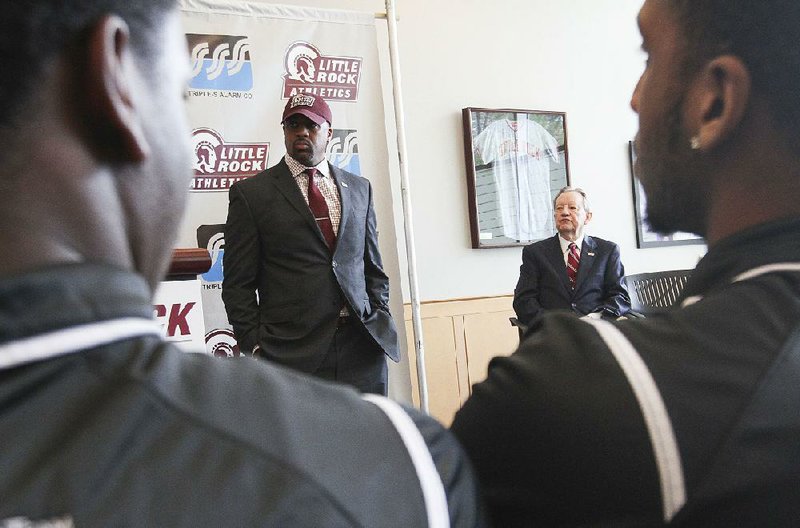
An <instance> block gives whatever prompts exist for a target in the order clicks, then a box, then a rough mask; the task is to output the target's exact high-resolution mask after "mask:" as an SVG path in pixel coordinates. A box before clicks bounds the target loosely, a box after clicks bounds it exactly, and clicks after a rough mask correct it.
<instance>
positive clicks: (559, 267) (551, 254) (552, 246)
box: [546, 235, 570, 291]
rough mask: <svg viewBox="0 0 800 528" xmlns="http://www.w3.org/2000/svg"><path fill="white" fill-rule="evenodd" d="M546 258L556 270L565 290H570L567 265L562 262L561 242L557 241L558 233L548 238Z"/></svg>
mask: <svg viewBox="0 0 800 528" xmlns="http://www.w3.org/2000/svg"><path fill="white" fill-rule="evenodd" d="M546 250H547V259H548V260H549V261H550V264H551V265H552V266H553V269H554V270H556V275H558V278H559V280H560V281H561V284H562V285H563V286H564V288H565V289H566V290H567V291H570V287H569V277H568V276H567V265H566V264H565V263H564V253H562V252H561V242H559V241H558V235H555V236H554V237H552V238H550V239H549V240H548V244H547V248H546Z"/></svg>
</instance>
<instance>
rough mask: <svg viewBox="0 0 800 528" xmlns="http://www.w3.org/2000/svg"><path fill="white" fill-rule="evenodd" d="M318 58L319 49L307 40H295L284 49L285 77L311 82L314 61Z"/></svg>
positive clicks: (314, 74) (313, 75) (313, 73)
mask: <svg viewBox="0 0 800 528" xmlns="http://www.w3.org/2000/svg"><path fill="white" fill-rule="evenodd" d="M317 59H319V51H317V48H315V47H314V46H312V45H311V44H309V43H308V42H295V43H294V44H292V45H291V46H289V49H288V50H287V51H286V58H285V60H284V66H286V78H288V79H292V80H295V81H300V82H304V83H313V82H314V79H315V78H316V73H317V67H316V66H315V65H314V62H315V61H316V60H317Z"/></svg>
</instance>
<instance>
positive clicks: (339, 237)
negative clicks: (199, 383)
mask: <svg viewBox="0 0 800 528" xmlns="http://www.w3.org/2000/svg"><path fill="white" fill-rule="evenodd" d="M331 121H332V118H331V110H330V108H329V107H328V104H327V103H326V102H325V100H324V99H323V98H322V97H319V96H317V95H311V94H297V95H294V96H292V97H291V98H290V99H289V101H288V102H287V103H286V107H285V109H284V112H283V118H282V125H283V133H284V138H285V143H286V156H285V157H284V158H283V159H282V160H281V161H280V162H279V163H278V164H277V165H275V166H274V167H271V168H269V169H267V170H266V171H264V172H262V173H260V174H257V175H256V176H254V177H252V178H249V179H247V180H242V181H240V182H237V183H236V184H234V185H233V186H232V187H231V190H230V203H229V207H228V220H227V224H226V227H225V256H224V268H225V278H224V281H223V285H222V298H223V301H224V302H225V310H226V311H227V314H228V319H229V320H230V323H231V324H232V325H233V331H234V333H235V334H236V339H237V340H238V342H239V347H240V348H241V349H242V350H252V353H253V356H255V357H260V358H264V359H267V360H270V361H274V362H276V363H280V364H283V365H285V366H288V367H291V368H294V369H296V370H299V371H302V372H306V373H309V374H313V375H315V376H317V377H319V378H323V379H328V380H335V381H340V382H344V383H349V384H351V385H353V386H355V387H356V388H358V389H359V390H361V391H363V392H371V393H378V394H384V395H385V394H386V393H387V368H386V360H385V359H384V354H385V355H386V356H389V358H391V359H392V360H393V361H398V360H399V351H398V346H397V331H396V329H395V325H394V322H393V321H392V318H391V315H390V314H389V307H388V301H389V280H388V277H387V276H386V274H385V273H384V271H383V265H382V263H381V257H380V253H379V251H378V232H377V226H376V220H375V210H374V207H373V201H372V187H371V185H370V183H369V181H368V180H366V179H365V178H361V177H359V176H356V175H354V174H351V173H349V172H346V171H343V170H340V169H338V168H336V167H333V166H332V165H330V164H329V163H328V162H327V160H326V158H325V149H326V147H327V145H328V142H329V141H330V139H331V134H332V131H331ZM256 292H258V295H256Z"/></svg>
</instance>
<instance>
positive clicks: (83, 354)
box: [0, 0, 480, 527]
mask: <svg viewBox="0 0 800 528" xmlns="http://www.w3.org/2000/svg"><path fill="white" fill-rule="evenodd" d="M0 54H2V56H3V57H4V66H5V67H6V68H7V69H8V71H9V72H14V74H13V75H6V76H4V77H3V79H2V80H0V94H2V98H0V104H1V105H2V106H0V134H2V144H3V149H2V151H0V201H1V202H2V203H1V204H0V222H2V225H3V229H2V230H0V243H1V244H2V247H3V248H4V251H3V254H2V256H0V430H2V431H3V447H2V449H0V526H4V527H5V526H9V527H10V526H37V527H39V526H41V527H44V526H59V527H68V526H69V527H71V526H280V527H284V526H289V527H291V526H309V527H310V526H402V527H405V526H425V525H428V526H446V525H448V523H450V524H452V525H456V526H475V525H479V524H480V523H479V514H478V512H477V510H476V505H475V501H474V496H473V493H474V488H473V482H472V479H471V475H470V472H469V468H468V466H467V465H466V463H465V461H464V459H463V457H462V455H461V452H460V451H459V449H458V447H457V445H456V443H455V441H454V440H453V439H452V437H451V436H449V434H448V433H446V431H443V430H442V429H441V427H440V426H439V425H438V424H436V423H435V422H433V420H431V419H429V418H426V417H423V416H421V415H419V414H417V413H413V412H406V411H405V410H403V409H402V408H401V407H399V406H397V405H395V404H393V403H392V402H390V401H389V400H386V399H385V398H381V397H377V396H375V397H372V398H370V399H369V400H365V399H362V398H360V397H359V395H358V394H357V393H356V392H355V391H352V390H348V389H340V388H334V387H332V386H329V385H327V384H324V383H322V382H318V381H314V380H311V379H309V378H306V377H303V376H301V375H299V374H294V373H291V372H289V371H284V370H282V369H281V368H280V367H275V366H269V365H266V364H259V365H251V364H249V363H248V364H247V365H245V364H241V363H220V362H218V361H216V360H214V359H213V358H211V357H208V356H201V355H184V354H182V353H180V352H179V351H178V350H177V349H175V348H173V347H171V346H169V345H167V344H165V343H164V342H162V340H161V338H160V336H159V334H160V331H159V328H158V326H157V324H156V323H155V321H154V320H153V318H152V306H151V304H150V302H151V300H150V299H151V293H152V291H153V290H154V288H155V287H156V285H157V284H158V282H159V280H160V277H161V275H162V273H163V272H164V270H165V268H166V265H167V261H168V258H169V254H170V247H171V243H172V241H173V238H174V235H175V232H176V228H177V220H178V216H179V214H180V212H181V211H182V209H183V204H184V201H185V198H186V195H187V190H188V181H189V177H190V166H191V164H190V162H189V161H190V160H189V156H190V147H189V130H188V124H187V121H186V116H185V112H184V108H183V101H182V98H183V94H184V90H185V85H186V82H187V80H188V75H189V67H188V54H187V50H186V40H185V36H184V34H183V31H182V30H181V27H180V23H179V12H178V9H177V3H176V2H174V1H172V0H146V1H145V0H142V1H137V2H130V1H122V0H105V1H102V0H93V1H82V0H66V1H65V0H59V1H56V0H49V1H48V0H38V1H32V0H31V1H23V0H20V1H17V2H5V3H4V4H3V30H2V31H0ZM254 395H255V396H257V397H254ZM407 445H408V446H411V447H409V448H407Z"/></svg>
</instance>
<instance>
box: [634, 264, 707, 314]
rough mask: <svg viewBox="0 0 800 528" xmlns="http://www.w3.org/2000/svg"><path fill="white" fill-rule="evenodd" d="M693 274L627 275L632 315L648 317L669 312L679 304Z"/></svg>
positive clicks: (658, 273)
mask: <svg viewBox="0 0 800 528" xmlns="http://www.w3.org/2000/svg"><path fill="white" fill-rule="evenodd" d="M691 273H692V270H670V271H656V272H654V273H639V274H636V275H627V276H626V277H625V284H626V285H627V286H628V294H629V295H630V297H631V310H632V311H633V314H632V315H633V316H634V317H635V316H637V315H639V316H644V317H647V316H649V315H655V314H657V313H661V312H665V311H667V310H668V309H669V308H670V307H671V306H672V305H674V304H675V303H676V302H677V300H678V298H679V297H680V295H681V292H682V291H683V287H684V286H686V281H687V280H688V279H689V276H690V275H691Z"/></svg>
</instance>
